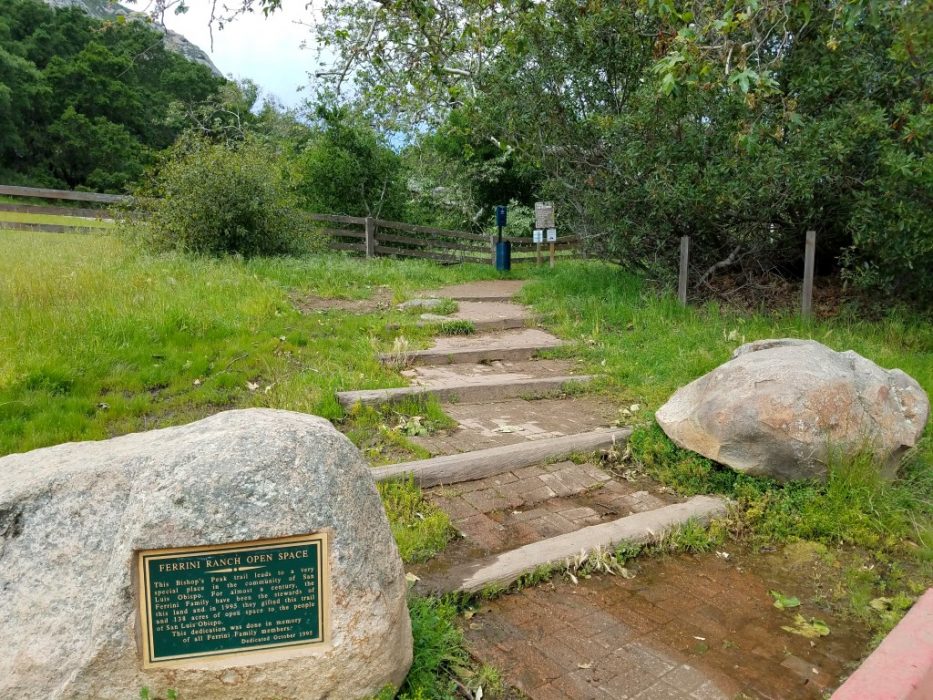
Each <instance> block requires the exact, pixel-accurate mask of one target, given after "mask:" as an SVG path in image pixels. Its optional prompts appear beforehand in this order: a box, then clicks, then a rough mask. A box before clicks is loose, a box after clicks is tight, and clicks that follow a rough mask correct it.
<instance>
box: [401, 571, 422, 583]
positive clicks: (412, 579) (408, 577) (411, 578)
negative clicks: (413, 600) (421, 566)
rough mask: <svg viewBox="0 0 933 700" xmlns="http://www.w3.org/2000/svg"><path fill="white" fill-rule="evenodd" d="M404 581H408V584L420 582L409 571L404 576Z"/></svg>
mask: <svg viewBox="0 0 933 700" xmlns="http://www.w3.org/2000/svg"><path fill="white" fill-rule="evenodd" d="M405 580H406V581H408V583H415V582H416V581H420V580H421V579H420V578H418V577H417V576H415V575H414V574H413V573H411V572H410V571H409V572H408V573H407V574H405Z"/></svg>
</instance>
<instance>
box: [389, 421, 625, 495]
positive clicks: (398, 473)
mask: <svg viewBox="0 0 933 700" xmlns="http://www.w3.org/2000/svg"><path fill="white" fill-rule="evenodd" d="M631 434H632V430H631V428H615V429H603V430H593V431H590V432H588V433H578V434H576V435H563V436H561V437H555V438H544V439H542V440H528V441H526V442H521V443H517V444H514V445H505V446H503V447H491V448H488V449H485V450H474V451H473V452H463V453H461V454H455V455H444V456H442V457H432V458H431V459H421V460H416V461H414V462H403V463H402V464H390V465H387V466H384V467H376V468H374V469H373V470H372V472H373V478H374V479H376V481H385V480H386V479H392V478H396V477H406V476H408V475H409V474H410V475H412V476H413V477H414V479H415V481H416V482H417V483H418V484H419V485H421V486H422V487H429V486H438V485H440V484H456V483H459V482H463V481H473V480H474V479H483V478H485V477H488V476H493V475H495V474H503V473H505V472H509V471H512V470H513V469H521V468H522V467H530V466H532V465H534V464H538V463H540V462H545V461H548V460H560V459H565V458H567V457H568V456H570V455H571V454H573V453H574V452H594V451H595V450H599V449H603V448H606V447H611V446H612V445H613V444H617V443H622V442H625V441H626V440H628V439H629V437H630V436H631Z"/></svg>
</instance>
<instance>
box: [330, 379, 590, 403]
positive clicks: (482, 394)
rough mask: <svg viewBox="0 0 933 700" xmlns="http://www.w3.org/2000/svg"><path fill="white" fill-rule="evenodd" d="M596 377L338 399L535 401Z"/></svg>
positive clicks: (409, 389)
mask: <svg viewBox="0 0 933 700" xmlns="http://www.w3.org/2000/svg"><path fill="white" fill-rule="evenodd" d="M592 379H593V377H592V376H590V375H586V374H581V375H562V376H552V377H530V378H518V379H505V380H500V381H497V382H496V383H492V382H488V381H475V380H474V381H470V380H466V381H463V382H461V383H456V382H448V383H446V384H444V385H442V386H406V387H399V388H396V389H363V390H359V391H338V392H337V400H338V401H339V402H340V405H341V406H343V407H344V408H345V409H350V408H352V407H353V406H355V405H356V404H358V403H361V404H363V405H365V406H378V405H381V404H384V403H393V402H395V401H403V400H404V399H406V398H409V397H417V396H434V397H436V398H437V399H438V400H440V401H459V402H471V401H497V400H499V399H512V398H516V397H525V398H533V397H538V396H548V395H552V394H556V393H560V392H561V391H563V390H564V387H565V386H566V385H568V384H585V383H587V382H590V381H592Z"/></svg>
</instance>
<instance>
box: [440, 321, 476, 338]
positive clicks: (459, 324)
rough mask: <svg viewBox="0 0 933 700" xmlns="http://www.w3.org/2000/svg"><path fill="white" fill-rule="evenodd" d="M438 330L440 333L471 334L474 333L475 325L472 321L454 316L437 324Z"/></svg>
mask: <svg viewBox="0 0 933 700" xmlns="http://www.w3.org/2000/svg"><path fill="white" fill-rule="evenodd" d="M438 331H439V332H440V333H441V334H442V335H473V334H474V333H476V326H475V325H474V324H473V321H468V320H466V319H459V318H455V319H452V320H450V321H444V322H443V323H441V324H439V325H438Z"/></svg>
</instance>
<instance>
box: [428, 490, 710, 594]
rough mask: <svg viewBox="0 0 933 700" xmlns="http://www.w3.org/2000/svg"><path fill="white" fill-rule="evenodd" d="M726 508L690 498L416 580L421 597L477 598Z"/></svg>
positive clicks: (702, 520) (650, 539)
mask: <svg viewBox="0 0 933 700" xmlns="http://www.w3.org/2000/svg"><path fill="white" fill-rule="evenodd" d="M727 506H728V503H727V501H726V500H725V499H723V498H718V497H714V496H694V497H693V498H691V499H689V500H688V501H686V502H685V503H675V504H672V505H667V506H663V507H660V508H656V509H654V510H649V511H645V512H641V513H633V514H632V515H627V516H625V517H623V518H619V519H618V520H613V521H611V522H606V523H601V524H599V525H591V526H589V527H584V528H582V529H579V530H576V531H574V532H568V533H566V534H563V535H558V536H556V537H549V538H547V539H543V540H539V541H537V542H533V543H531V544H527V545H525V546H522V547H518V548H516V549H512V550H509V551H506V552H502V553H500V554H496V555H492V556H488V557H483V558H480V559H476V560H474V561H468V562H464V563H461V564H457V565H455V566H452V567H450V568H448V569H446V570H444V571H434V572H431V573H430V574H427V575H425V576H422V578H421V580H420V581H418V583H417V585H416V590H418V591H419V592H421V593H431V594H436V595H441V594H445V593H453V592H461V593H477V592H479V591H481V590H483V589H484V588H487V587H489V586H507V585H509V584H510V583H513V582H514V581H515V580H517V579H518V578H519V577H521V576H522V575H524V574H527V573H531V572H532V571H534V570H535V569H537V568H538V567H540V566H546V565H555V564H557V565H559V564H561V563H563V562H564V561H566V560H567V559H568V558H570V557H574V556H577V555H578V554H580V553H581V552H583V551H589V550H592V549H594V548H596V547H614V546H615V545H617V544H619V543H620V542H623V541H625V542H630V543H632V544H646V543H649V542H656V541H658V540H660V539H662V538H663V537H664V536H665V535H666V534H667V533H669V532H670V531H671V530H673V529H675V528H677V527H678V526H680V525H683V524H685V523H686V522H687V521H688V520H695V521H698V522H700V523H702V524H706V523H708V522H709V521H710V520H712V519H713V518H716V517H721V516H723V515H725V514H726V510H727Z"/></svg>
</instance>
